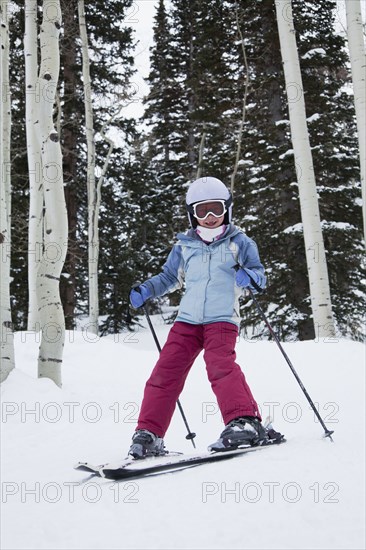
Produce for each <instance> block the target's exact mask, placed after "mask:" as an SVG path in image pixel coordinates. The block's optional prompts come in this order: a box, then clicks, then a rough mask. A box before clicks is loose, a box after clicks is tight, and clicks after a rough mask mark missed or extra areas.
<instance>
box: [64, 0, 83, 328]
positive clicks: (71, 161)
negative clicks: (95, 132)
mask: <svg viewBox="0 0 366 550" xmlns="http://www.w3.org/2000/svg"><path fill="white" fill-rule="evenodd" d="M61 9H62V15H63V21H64V23H63V27H64V35H63V40H62V60H63V88H64V93H63V112H62V118H63V129H62V146H63V149H62V152H63V159H62V162H63V173H64V183H65V200H66V208H67V217H68V220H67V221H68V228H69V232H68V251H67V255H66V261H65V266H64V274H65V275H66V276H63V277H62V278H61V281H60V294H61V301H62V305H63V308H64V313H65V325H66V329H67V330H73V329H74V328H75V307H76V284H77V283H76V278H77V275H76V264H77V258H78V255H79V243H78V237H77V215H78V193H77V185H78V175H77V154H78V148H77V145H78V127H79V124H80V122H79V120H78V114H77V107H76V105H77V92H78V90H77V81H78V77H77V70H76V67H77V66H78V63H79V61H78V59H77V52H76V47H77V46H76V43H77V38H76V37H78V34H79V26H78V21H77V17H76V14H77V0H63V1H62V2H61Z"/></svg>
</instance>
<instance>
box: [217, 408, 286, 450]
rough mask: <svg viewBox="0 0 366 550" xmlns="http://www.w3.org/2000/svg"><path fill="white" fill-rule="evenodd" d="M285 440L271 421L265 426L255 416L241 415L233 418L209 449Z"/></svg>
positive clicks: (223, 448)
mask: <svg viewBox="0 0 366 550" xmlns="http://www.w3.org/2000/svg"><path fill="white" fill-rule="evenodd" d="M281 441H284V436H283V435H282V434H280V433H279V432H276V431H275V430H274V429H273V427H272V425H271V424H270V423H268V424H266V425H265V426H263V425H262V424H261V422H260V420H259V419H258V418H255V417H254V416H240V417H238V418H234V419H233V420H231V421H230V422H229V423H228V424H227V425H226V426H225V429H224V431H223V432H222V433H221V435H220V437H219V439H218V440H217V441H216V442H215V443H212V444H211V445H210V446H209V447H208V450H209V451H229V450H234V449H238V448H239V447H254V446H256V445H271V444H273V443H280V442H281Z"/></svg>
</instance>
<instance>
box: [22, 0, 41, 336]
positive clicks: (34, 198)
mask: <svg viewBox="0 0 366 550" xmlns="http://www.w3.org/2000/svg"><path fill="white" fill-rule="evenodd" d="M24 7H25V10H24V12H25V34H24V56H25V85H26V95H25V111H26V132H27V157H28V171H29V234H28V297H29V304H28V330H37V331H39V330H40V319H39V312H38V304H37V270H38V265H39V261H40V257H41V252H42V243H43V194H42V193H41V192H40V185H41V181H42V168H41V167H42V163H41V145H40V136H39V102H40V89H39V82H38V62H37V54H38V40H37V35H38V22H37V0H25V5H24Z"/></svg>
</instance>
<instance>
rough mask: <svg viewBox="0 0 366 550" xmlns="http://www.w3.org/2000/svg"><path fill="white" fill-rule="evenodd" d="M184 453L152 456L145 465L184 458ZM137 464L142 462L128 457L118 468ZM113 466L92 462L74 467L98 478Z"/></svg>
mask: <svg viewBox="0 0 366 550" xmlns="http://www.w3.org/2000/svg"><path fill="white" fill-rule="evenodd" d="M183 454H184V453H180V452H176V451H171V452H167V453H166V454H165V455H164V456H150V457H148V458H145V459H144V463H148V462H150V461H152V462H154V461H156V460H157V459H159V458H160V459H161V458H168V457H169V458H172V457H177V456H180V457H181V456H183ZM136 462H141V461H138V460H136V459H134V458H132V457H128V458H125V459H124V460H122V461H119V462H118V468H127V467H128V466H130V465H133V464H136ZM112 464H114V463H111V462H106V463H104V464H99V465H96V464H92V463H91V462H81V461H80V462H77V463H76V464H75V465H74V469H75V470H78V471H79V472H87V473H88V474H94V475H95V476H98V477H101V473H100V472H101V470H102V468H106V467H107V466H112ZM116 466H117V463H116Z"/></svg>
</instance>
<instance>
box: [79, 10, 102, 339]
mask: <svg viewBox="0 0 366 550" xmlns="http://www.w3.org/2000/svg"><path fill="white" fill-rule="evenodd" d="M78 10H79V26H80V38H81V49H82V58H83V81H84V99H85V126H86V142H87V155H88V160H87V163H88V164H87V166H88V168H87V186H88V267H89V327H88V328H89V330H90V332H92V333H94V334H98V318H99V300H98V259H99V228H98V217H99V197H98V193H97V189H96V182H95V138H94V121H93V103H92V101H93V100H92V93H91V79H90V60H89V51H88V34H87V30H86V21H85V7H84V0H79V1H78Z"/></svg>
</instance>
